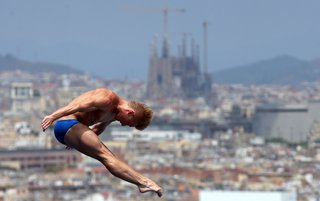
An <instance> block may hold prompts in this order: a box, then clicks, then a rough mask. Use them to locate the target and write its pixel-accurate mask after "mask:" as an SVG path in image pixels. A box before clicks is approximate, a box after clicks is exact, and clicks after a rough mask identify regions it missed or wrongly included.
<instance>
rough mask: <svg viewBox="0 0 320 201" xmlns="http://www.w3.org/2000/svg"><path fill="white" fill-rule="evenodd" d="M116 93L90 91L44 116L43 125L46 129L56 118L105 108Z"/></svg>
mask: <svg viewBox="0 0 320 201" xmlns="http://www.w3.org/2000/svg"><path fill="white" fill-rule="evenodd" d="M113 96H114V94H113V93H112V92H110V91H109V90H105V91H104V90H100V91H97V90H95V91H90V92H87V93H85V94H82V95H80V96H79V97H77V98H75V99H74V100H73V101H71V102H70V103H69V104H68V105H67V106H65V107H62V108H60V109H58V110H57V111H55V112H54V113H52V114H50V115H48V116H46V117H44V119H43V120H42V123H41V126H42V128H43V130H46V129H47V128H48V127H49V126H50V125H51V124H52V123H53V122H54V121H55V120H57V119H59V118H61V117H64V116H67V115H70V114H74V113H76V112H90V111H94V110H97V109H105V108H107V107H108V105H110V104H111V102H112V97H113Z"/></svg>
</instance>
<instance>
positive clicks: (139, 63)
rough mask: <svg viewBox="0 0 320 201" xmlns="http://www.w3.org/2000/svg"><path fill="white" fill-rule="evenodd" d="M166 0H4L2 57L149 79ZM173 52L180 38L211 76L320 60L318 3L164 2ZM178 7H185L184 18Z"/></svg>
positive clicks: (245, 0)
mask: <svg viewBox="0 0 320 201" xmlns="http://www.w3.org/2000/svg"><path fill="white" fill-rule="evenodd" d="M164 2H165V1H163V0H134V1H132V0H131V1H129V0H118V1H116V0H91V1H89V0H54V1H52V0H0V54H1V55H5V54H8V53H10V54H13V55H15V56H17V57H19V58H22V59H26V60H30V61H45V62H55V63H60V64H67V65H70V66H72V67H74V68H78V69H81V70H84V71H86V72H88V73H92V74H96V75H101V76H103V77H104V78H106V79H123V78H127V79H146V77H147V69H148V55H149V44H150V42H151V40H152V38H153V36H154V35H155V34H158V35H159V40H158V41H159V46H160V44H161V43H160V42H161V39H162V31H163V14H162V11H161V9H162V8H163V5H164ZM167 5H168V7H169V8H170V9H171V11H170V12H169V39H170V46H171V53H172V54H173V55H177V46H178V44H180V43H181V35H182V33H188V38H189V39H191V38H194V39H195V41H196V43H198V44H199V45H200V46H201V47H200V50H201V52H200V54H201V63H203V60H202V59H203V55H202V53H203V51H202V48H203V28H202V22H203V21H208V22H209V26H208V51H209V55H208V66H209V71H210V72H214V71H217V70H220V69H224V68H228V67H233V66H237V65H242V64H247V63H251V62H255V61H258V60H261V59H268V58H272V57H274V56H278V55H283V54H288V55H292V56H295V57H297V58H300V59H304V60H312V59H316V58H319V57H320V54H319V50H320V26H319V19H320V12H319V11H320V1H319V0H167ZM175 9H185V10H186V12H185V13H179V12H176V11H175Z"/></svg>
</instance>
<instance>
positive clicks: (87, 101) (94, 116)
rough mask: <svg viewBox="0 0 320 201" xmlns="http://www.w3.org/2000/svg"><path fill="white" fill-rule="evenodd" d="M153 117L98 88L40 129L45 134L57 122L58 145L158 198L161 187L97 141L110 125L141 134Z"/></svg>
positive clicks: (47, 119) (50, 117)
mask: <svg viewBox="0 0 320 201" xmlns="http://www.w3.org/2000/svg"><path fill="white" fill-rule="evenodd" d="M152 114H153V112H152V110H151V109H150V108H149V107H148V106H146V105H145V104H143V103H139V102H135V101H128V100H125V99H124V98H122V97H120V96H118V95H117V94H116V93H114V92H113V91H112V90H110V89H106V88H98V89H94V90H91V91H88V92H85V93H84V94H82V95H80V96H78V97H76V98H75V99H73V100H72V101H71V102H70V103H69V104H68V105H67V106H65V107H62V108H60V109H58V110H57V111H55V112H53V113H52V114H50V115H48V116H46V117H44V119H43V120H42V123H41V126H42V128H43V130H44V131H45V130H46V129H47V128H48V127H49V126H51V125H52V124H53V122H55V121H56V122H55V125H54V134H55V137H56V139H57V140H58V141H59V142H60V143H62V144H64V145H66V146H67V147H70V148H74V149H76V150H78V151H79V152H81V153H83V154H85V155H87V156H90V157H92V158H95V159H97V160H99V161H100V162H101V163H102V164H103V165H104V166H105V167H106V168H107V169H108V170H109V171H110V172H111V174H113V175H114V176H116V177H119V178H121V179H123V180H125V181H128V182H130V183H133V184H135V185H137V187H138V188H139V191H140V192H141V193H144V192H148V191H152V192H156V193H157V194H158V196H159V197H161V196H162V189H161V188H160V186H158V185H157V184H156V183H155V182H154V181H152V180H151V179H149V178H147V177H145V176H143V175H142V174H140V173H138V172H137V171H135V170H134V169H133V168H131V167H130V166H128V165H127V164H126V163H124V162H123V161H121V160H120V159H119V158H118V157H117V156H115V155H114V154H113V153H112V152H111V151H110V150H109V149H108V148H107V147H106V146H105V145H104V144H103V143H102V142H101V140H100V139H99V137H98V136H99V135H100V134H101V133H102V132H103V131H104V130H105V128H106V126H108V125H109V124H110V123H111V122H113V121H119V122H120V123H121V124H122V126H130V127H135V128H136V129H138V130H143V129H145V128H146V127H147V126H148V125H149V123H150V121H151V118H152Z"/></svg>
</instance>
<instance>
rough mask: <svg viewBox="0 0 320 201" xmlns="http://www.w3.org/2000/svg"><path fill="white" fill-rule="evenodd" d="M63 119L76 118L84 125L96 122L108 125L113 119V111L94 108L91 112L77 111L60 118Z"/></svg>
mask: <svg viewBox="0 0 320 201" xmlns="http://www.w3.org/2000/svg"><path fill="white" fill-rule="evenodd" d="M63 119H76V120H78V121H79V122H80V123H82V124H84V125H86V126H92V125H94V124H97V123H106V124H107V125H109V124H110V123H112V122H113V121H115V113H113V112H109V111H102V110H96V111H91V112H77V113H75V114H71V115H68V116H64V117H62V118H60V120H63Z"/></svg>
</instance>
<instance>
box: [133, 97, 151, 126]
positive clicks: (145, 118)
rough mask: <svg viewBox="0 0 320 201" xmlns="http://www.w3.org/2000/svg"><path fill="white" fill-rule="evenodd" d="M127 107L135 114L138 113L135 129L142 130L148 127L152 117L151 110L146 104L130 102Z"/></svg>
mask: <svg viewBox="0 0 320 201" xmlns="http://www.w3.org/2000/svg"><path fill="white" fill-rule="evenodd" d="M129 106H130V107H131V108H132V109H134V111H135V112H137V113H139V116H140V119H139V122H138V124H137V125H136V126H135V128H136V129H138V130H143V129H145V128H146V127H148V125H149V124H150V122H151V119H152V116H153V111H152V109H151V108H150V107H149V106H147V105H146V104H143V103H139V102H136V101H130V102H129Z"/></svg>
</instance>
